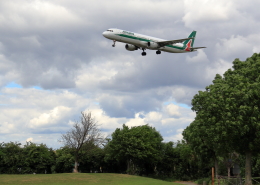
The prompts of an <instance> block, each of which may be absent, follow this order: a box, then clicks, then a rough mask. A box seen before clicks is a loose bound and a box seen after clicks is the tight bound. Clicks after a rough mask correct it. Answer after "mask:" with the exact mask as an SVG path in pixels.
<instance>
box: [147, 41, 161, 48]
mask: <svg viewBox="0 0 260 185" xmlns="http://www.w3.org/2000/svg"><path fill="white" fill-rule="evenodd" d="M147 46H148V48H149V49H158V48H159V47H160V46H159V45H158V44H157V43H155V42H147Z"/></svg>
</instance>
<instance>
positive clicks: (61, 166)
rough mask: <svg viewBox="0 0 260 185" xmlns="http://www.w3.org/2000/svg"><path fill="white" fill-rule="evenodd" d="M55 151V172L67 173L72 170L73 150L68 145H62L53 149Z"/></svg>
mask: <svg viewBox="0 0 260 185" xmlns="http://www.w3.org/2000/svg"><path fill="white" fill-rule="evenodd" d="M55 153H56V164H55V172H56V173H68V172H72V169H73V167H74V156H73V152H72V150H71V149H70V148H69V147H62V148H60V149H58V150H56V151H55Z"/></svg>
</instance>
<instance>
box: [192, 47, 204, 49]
mask: <svg viewBox="0 0 260 185" xmlns="http://www.w3.org/2000/svg"><path fill="white" fill-rule="evenodd" d="M202 48H206V47H194V48H190V49H202Z"/></svg>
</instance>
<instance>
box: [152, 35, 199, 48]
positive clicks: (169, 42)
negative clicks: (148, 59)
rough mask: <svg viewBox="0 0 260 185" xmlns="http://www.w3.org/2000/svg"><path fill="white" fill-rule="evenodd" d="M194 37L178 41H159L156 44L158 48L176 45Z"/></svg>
mask: <svg viewBox="0 0 260 185" xmlns="http://www.w3.org/2000/svg"><path fill="white" fill-rule="evenodd" d="M193 38H194V37H191V38H185V39H178V40H167V41H160V42H157V43H158V44H159V46H160V47H163V46H166V45H170V44H177V43H182V42H183V41H185V40H189V39H193Z"/></svg>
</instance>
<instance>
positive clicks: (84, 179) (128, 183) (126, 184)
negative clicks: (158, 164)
mask: <svg viewBox="0 0 260 185" xmlns="http://www.w3.org/2000/svg"><path fill="white" fill-rule="evenodd" d="M0 184H1V185H4V184H15V185H16V184H17V185H19V184H33V185H37V184H60V185H68V184H73V185H77V184H86V185H90V184H91V185H92V184H93V185H133V184H134V185H171V184H172V185H179V184H177V183H174V182H166V181H162V180H158V179H152V178H147V177H140V176H133V175H126V174H113V173H77V174H75V173H62V174H36V175H33V174H30V175H0Z"/></svg>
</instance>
